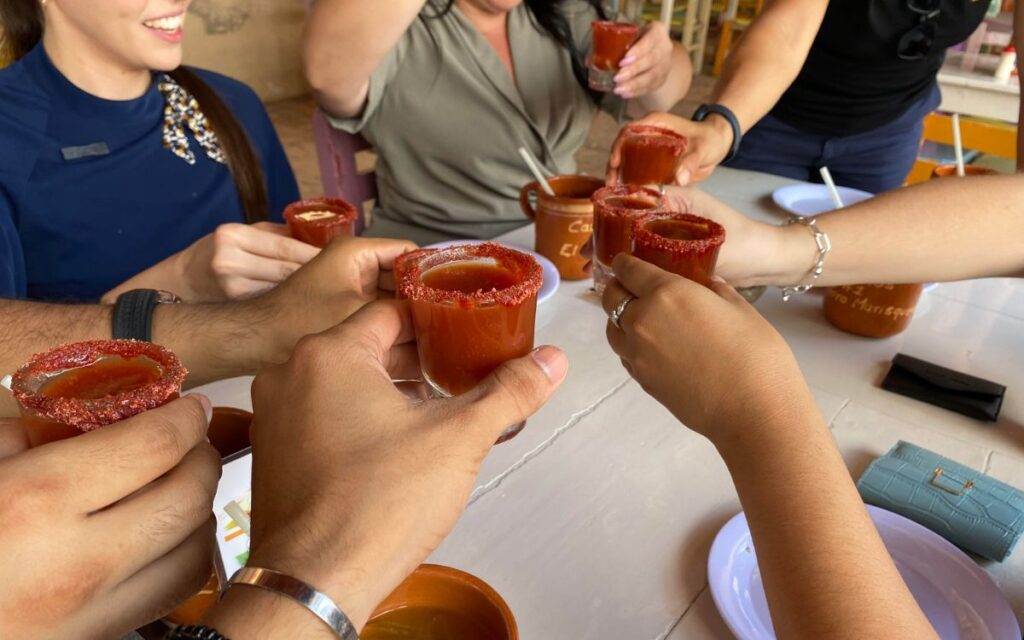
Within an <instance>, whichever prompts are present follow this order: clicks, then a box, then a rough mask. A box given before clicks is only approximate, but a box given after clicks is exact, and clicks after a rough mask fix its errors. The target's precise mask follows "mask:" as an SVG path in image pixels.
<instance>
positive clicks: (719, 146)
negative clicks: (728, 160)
mask: <svg viewBox="0 0 1024 640" xmlns="http://www.w3.org/2000/svg"><path fill="white" fill-rule="evenodd" d="M704 122H705V123H706V124H707V125H708V126H709V127H710V128H711V130H712V131H714V132H715V140H716V143H715V149H714V160H715V164H720V163H721V162H722V161H724V160H725V157H726V156H727V155H729V149H731V148H732V141H733V137H734V135H733V130H732V125H731V124H729V120H728V119H726V117H725V116H723V115H722V114H720V113H710V114H708V116H707V118H705V119H704Z"/></svg>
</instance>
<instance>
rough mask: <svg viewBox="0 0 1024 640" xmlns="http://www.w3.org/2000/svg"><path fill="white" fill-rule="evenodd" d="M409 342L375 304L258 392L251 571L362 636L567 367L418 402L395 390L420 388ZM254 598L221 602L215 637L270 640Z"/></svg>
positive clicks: (401, 306) (542, 364) (395, 306)
mask: <svg viewBox="0 0 1024 640" xmlns="http://www.w3.org/2000/svg"><path fill="white" fill-rule="evenodd" d="M412 338H413V329H412V320H411V317H410V315H409V310H408V305H407V304H406V303H405V302H401V301H387V302H377V303H374V304H371V305H369V306H367V307H365V308H364V309H362V310H360V311H359V312H358V313H356V314H355V315H354V316H352V317H351V318H350V319H349V320H347V321H346V322H344V323H343V324H341V325H339V326H338V327H335V328H333V329H331V330H329V331H326V332H324V333H321V334H319V335H315V336H309V337H307V338H304V339H303V340H301V341H300V342H299V344H298V345H297V346H296V347H295V351H294V354H293V356H292V358H291V360H290V361H289V362H287V363H286V364H283V365H280V366H276V367H271V368H268V369H265V370H264V371H263V372H262V373H260V374H259V375H258V376H257V377H256V381H255V383H254V384H253V406H254V411H255V414H256V419H255V421H254V422H253V427H252V443H253V512H252V526H253V529H252V546H251V554H250V565H252V566H257V567H265V568H268V569H274V570H277V571H281V572H284V573H287V574H289V575H292V576H294V577H296V578H299V579H300V580H303V581H305V582H307V583H309V584H312V585H315V586H316V587H317V588H318V589H320V590H322V591H324V592H326V593H327V594H328V595H330V596H331V597H332V598H333V599H334V600H336V601H337V603H338V604H339V606H340V607H341V608H342V609H343V610H344V611H345V612H346V613H347V614H348V615H349V617H350V618H351V619H352V621H353V623H354V624H355V625H356V627H357V628H359V627H361V626H362V624H363V623H364V622H365V621H366V619H367V617H368V616H369V614H370V613H371V612H372V610H373V608H374V607H375V606H376V605H377V603H379V602H380V601H381V600H382V599H383V598H384V597H385V596H387V594H388V593H390V592H391V590H392V589H394V587H395V586H397V585H398V583H399V582H401V580H402V579H404V578H405V576H406V575H408V574H409V573H410V572H411V571H412V570H413V569H414V568H415V567H416V566H417V565H418V564H419V563H420V562H422V561H423V560H424V559H425V558H426V557H427V555H428V554H429V553H430V552H431V551H432V550H433V549H434V548H435V547H436V546H437V545H438V544H440V542H441V541H442V540H443V539H444V537H445V536H446V535H447V534H448V532H449V531H450V530H451V528H452V527H453V526H454V525H455V522H456V520H457V519H458V517H459V515H460V514H461V513H462V510H463V509H464V508H465V506H466V501H467V499H468V498H469V495H470V491H471V490H472V488H473V483H474V481H475V479H476V476H477V473H478V471H479V467H480V463H481V462H482V461H483V459H484V456H486V455H487V453H488V451H490V449H491V446H492V445H493V444H494V442H495V440H497V438H498V437H499V435H500V434H501V432H502V431H503V430H504V429H505V428H507V427H508V426H510V425H514V424H516V423H518V422H521V421H522V420H525V419H526V418H527V417H528V416H529V415H530V414H532V413H533V412H535V411H536V410H537V409H538V408H539V407H540V406H541V405H542V404H544V402H545V401H546V400H547V399H548V397H549V396H550V395H551V394H552V393H553V392H554V391H555V389H556V388H557V387H558V385H559V384H560V383H561V382H562V379H563V378H564V377H565V373H566V370H567V367H568V362H567V361H566V358H565V356H564V355H563V354H562V353H561V352H560V351H559V350H557V349H555V348H554V347H541V348H540V349H538V350H536V351H534V352H533V353H532V354H530V355H528V356H525V357H523V358H519V359H517V360H512V361H510V362H507V363H505V364H504V365H502V366H501V367H499V368H498V369H497V370H496V371H495V372H494V373H493V374H492V375H491V376H490V377H488V378H487V379H486V380H485V381H483V382H482V383H481V384H480V385H479V386H478V387H477V388H475V389H473V390H472V391H469V392H467V393H465V394H462V395H460V396H457V397H454V398H449V399H424V398H418V399H414V398H410V397H409V396H407V395H405V394H403V393H402V392H401V391H399V390H398V389H397V388H396V387H395V385H394V383H392V379H393V378H395V379H398V378H406V379H407V378H411V377H416V376H418V375H419V361H418V358H417V355H416V346H415V345H414V344H412V343H411V342H410V341H411V340H412ZM254 591H255V590H252V589H244V588H243V589H238V588H235V589H232V590H230V591H228V598H227V599H226V600H225V601H224V602H222V603H221V605H218V609H219V610H218V609H215V610H214V613H213V614H212V616H211V617H210V624H212V625H213V626H215V627H216V628H217V629H218V630H219V631H220V632H221V633H224V634H225V635H227V636H229V637H250V636H251V635H252V633H251V632H252V628H251V627H247V626H245V625H246V624H256V625H260V626H261V627H262V629H263V630H264V633H265V636H266V637H276V636H274V634H273V633H269V632H267V631H266V629H268V628H273V627H267V626H266V625H268V624H271V623H272V622H273V621H272V620H269V619H268V618H271V617H272V616H267V615H263V616H260V615H251V614H247V613H245V611H246V608H247V606H248V605H251V604H253V602H254V601H255V600H259V599H260V598H261V594H258V593H255V592H254ZM254 599H255V600H254ZM275 599H277V600H279V596H271V602H273V601H274V600H275ZM246 600H248V601H249V602H248V603H247V602H246ZM256 608H258V609H259V610H261V611H264V612H265V611H266V609H265V608H262V607H256ZM282 613H283V612H282ZM298 613H299V614H300V618H301V620H300V622H304V623H305V624H308V625H309V626H310V627H312V628H313V629H319V628H320V627H322V623H320V622H319V621H318V620H316V618H314V617H313V616H311V615H309V614H308V613H306V612H302V611H301V610H299V611H298ZM285 628H287V626H286V625H285ZM289 635H299V634H298V633H296V632H295V630H294V629H292V632H291V634H289ZM303 637H305V636H303Z"/></svg>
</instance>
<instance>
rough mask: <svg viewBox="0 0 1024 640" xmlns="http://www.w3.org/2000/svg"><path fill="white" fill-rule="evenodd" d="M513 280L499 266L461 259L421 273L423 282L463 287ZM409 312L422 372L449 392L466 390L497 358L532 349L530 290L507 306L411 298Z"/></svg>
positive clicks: (533, 309) (481, 288) (467, 290)
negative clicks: (443, 302)
mask: <svg viewBox="0 0 1024 640" xmlns="http://www.w3.org/2000/svg"><path fill="white" fill-rule="evenodd" d="M516 282H517V280H516V278H515V277H514V275H513V274H511V273H509V272H508V271H506V270H505V269H502V268H501V267H498V266H491V265H479V264H472V265H469V264H465V263H463V264H456V265H453V266H447V267H446V266H442V267H437V268H435V269H433V270H432V271H430V272H429V273H427V274H425V275H424V276H423V284H425V285H427V286H428V287H432V288H436V289H443V290H445V291H461V292H463V293H475V292H478V291H485V292H486V291H492V290H495V289H496V290H501V289H506V288H508V287H511V286H512V285H514V284H516ZM412 313H413V321H414V323H415V325H416V335H417V340H418V343H419V348H420V363H421V365H422V366H423V373H424V374H425V375H426V376H427V377H428V378H429V379H430V380H431V382H433V383H434V384H435V385H437V386H438V387H440V388H441V389H442V390H444V391H445V392H447V393H449V394H451V395H458V394H460V393H463V392H465V391H469V390H470V389H472V388H473V387H475V386H476V385H477V384H479V383H480V381H481V380H483V379H484V378H486V377H487V376H488V375H489V374H490V373H491V371H494V369H496V368H497V367H498V365H500V364H501V363H503V362H505V361H506V360H511V359H513V358H519V357H521V356H524V355H526V354H527V353H529V352H530V350H531V349H533V330H534V320H535V318H536V314H537V296H536V295H534V296H531V297H530V298H528V299H527V300H525V301H523V302H522V303H520V304H517V305H512V306H505V305H501V304H492V305H485V306H472V305H438V304H432V303H430V302H421V301H417V300H414V301H413V303H412Z"/></svg>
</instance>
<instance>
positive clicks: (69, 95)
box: [0, 45, 299, 300]
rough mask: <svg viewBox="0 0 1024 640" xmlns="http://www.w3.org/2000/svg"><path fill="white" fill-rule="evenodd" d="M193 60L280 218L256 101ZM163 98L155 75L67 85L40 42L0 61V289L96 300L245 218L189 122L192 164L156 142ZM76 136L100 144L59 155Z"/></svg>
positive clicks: (283, 171)
mask: <svg viewBox="0 0 1024 640" xmlns="http://www.w3.org/2000/svg"><path fill="white" fill-rule="evenodd" d="M195 71H196V73H198V74H199V75H200V77H202V79H203V80H204V81H205V82H206V83H207V84H209V85H210V86H211V87H212V88H213V89H214V90H215V91H216V92H217V93H218V95H220V96H221V98H222V99H223V100H224V101H225V103H226V104H227V105H228V107H229V108H230V109H231V111H232V112H233V113H234V115H235V117H236V118H237V119H238V121H239V122H240V123H241V125H242V127H243V128H244V129H245V131H246V133H247V134H248V135H249V139H250V141H251V142H252V145H253V148H254V150H255V151H256V155H257V156H258V157H259V158H260V161H261V163H262V168H263V173H264V176H265V178H266V182H267V191H268V195H269V202H270V210H269V211H268V212H267V213H268V219H269V220H272V221H275V222H280V221H281V212H282V211H283V209H284V207H285V206H286V205H287V204H288V203H289V202H292V201H294V200H297V199H298V198H299V193H298V187H297V185H296V183H295V176H294V174H293V173H292V170H291V167H290V166H289V164H288V160H287V158H286V157H285V154H284V150H283V149H282V148H281V142H280V140H278V138H277V134H276V133H275V131H274V127H273V125H272V124H271V122H270V119H269V118H268V117H267V113H266V111H265V110H264V108H263V105H262V103H261V102H260V100H259V98H258V97H257V96H256V94H255V93H253V91H252V90H251V89H249V88H248V87H247V86H245V85H244V84H242V83H240V82H237V81H235V80H232V79H230V78H227V77H225V76H221V75H218V74H215V73H212V72H209V71H202V70H198V69H197V70H195ZM163 109H164V98H163V96H162V95H161V93H160V91H159V89H158V87H157V85H156V82H154V83H152V85H151V86H150V88H149V90H148V91H147V92H146V94H145V95H143V96H142V97H140V98H138V99H135V100H126V101H112V100H104V99H101V98H97V97H96V96H93V95H91V94H89V93H86V92H84V91H82V90H81V89H78V88H77V87H75V86H74V85H73V84H71V82H70V81H68V79H67V78H65V77H64V76H63V75H62V74H61V73H60V71H58V70H57V68H56V67H54V66H53V63H52V62H50V60H49V58H48V57H47V55H46V52H45V51H44V50H43V47H42V45H40V46H37V47H36V48H35V49H33V50H32V51H31V52H30V53H29V54H28V55H26V56H25V57H24V58H23V59H22V60H20V61H19V62H16V63H14V64H13V65H11V66H9V67H7V68H5V69H3V70H0V296H6V297H29V298H36V299H49V300H96V299H98V298H99V297H100V296H102V295H103V294H104V293H106V292H107V291H109V290H110V289H112V288H114V287H115V286H117V285H118V284H120V283H122V282H124V281H125V280H127V279H129V278H131V277H132V276H134V275H136V274H138V273H139V272H141V271H144V270H145V269H147V268H149V267H151V266H153V265H154V264H156V263H158V262H160V261H161V260H163V259H165V258H167V257H169V256H170V255H172V254H174V253H177V252H178V251H181V250H182V249H185V248H186V247H188V246H189V245H191V244H192V243H194V242H195V241H196V240H198V239H199V238H201V237H203V236H204V235H206V234H208V233H210V232H212V231H213V230H214V229H215V228H216V227H217V226H218V225H221V224H224V223H227V222H244V221H245V215H244V212H243V211H242V205H241V202H240V201H239V198H238V193H237V191H236V190H235V184H234V181H233V180H232V177H231V174H230V172H229V171H228V169H227V167H226V166H224V165H222V164H219V163H217V162H214V161H213V160H210V159H209V158H208V157H207V156H206V154H205V153H204V152H203V151H202V149H201V148H200V147H199V144H198V143H197V142H196V141H195V139H194V138H193V137H192V135H191V133H189V134H188V136H189V144H190V146H191V148H192V150H193V152H194V153H195V156H196V163H195V164H194V165H189V164H188V163H186V162H185V161H184V160H182V159H181V158H179V157H178V156H176V155H174V154H173V153H172V152H171V151H168V150H167V149H165V148H164V147H163V140H162V132H163ZM94 145H98V147H97V146H94ZM104 145H105V150H103V147H104ZM78 147H88V148H92V149H96V148H99V149H100V151H98V152H94V153H86V154H84V155H81V156H80V157H72V158H71V159H66V157H65V155H66V150H67V149H71V148H78ZM74 155H75V154H71V156H74Z"/></svg>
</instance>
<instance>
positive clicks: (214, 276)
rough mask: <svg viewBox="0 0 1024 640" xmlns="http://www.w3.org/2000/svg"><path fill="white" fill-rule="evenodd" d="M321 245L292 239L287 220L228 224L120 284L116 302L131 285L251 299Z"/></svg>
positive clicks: (213, 298) (190, 295)
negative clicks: (278, 222) (281, 222)
mask: <svg viewBox="0 0 1024 640" xmlns="http://www.w3.org/2000/svg"><path fill="white" fill-rule="evenodd" d="M319 252H320V249H318V248H316V247H314V246H312V245H309V244H306V243H305V242H300V241H299V240H295V239H293V238H292V237H291V236H290V235H289V234H288V228H287V227H286V226H285V225H283V224H274V223H271V222H258V223H256V224H253V225H246V224H238V223H229V224H222V225H221V226H219V227H217V229H216V230H215V231H214V232H213V233H211V234H209V235H207V236H204V237H202V238H200V239H199V240H197V241H196V242H195V243H194V244H193V245H192V246H190V247H189V248H187V249H185V250H184V251H181V252H179V253H176V254H174V255H173V256H171V257H170V258H167V259H166V260H164V261H162V262H160V263H158V264H156V265H154V266H153V267H151V268H149V269H147V270H146V271H143V272H142V273H140V274H139V275H137V276H135V277H133V278H131V279H130V280H128V281H126V282H124V283H122V284H120V285H118V286H117V287H116V288H115V289H113V290H111V291H109V292H107V294H106V295H104V296H103V301H104V302H108V303H109V302H113V301H115V300H116V299H117V296H119V295H120V294H122V293H124V292H125V291H130V290H132V289H164V290H167V291H173V292H174V293H175V294H177V295H178V296H179V297H180V298H181V299H182V300H184V301H185V302H218V301H223V300H239V299H244V298H251V297H253V296H255V295H258V294H260V293H263V292H265V291H267V290H269V289H272V288H273V287H274V286H275V285H277V284H279V283H281V282H283V281H284V280H286V279H287V278H288V276H290V275H291V274H292V273H294V272H295V271H296V270H297V269H298V268H299V267H301V266H302V265H304V264H306V263H307V262H309V261H310V260H312V259H313V258H314V257H316V255H317V254H318V253H319Z"/></svg>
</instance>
